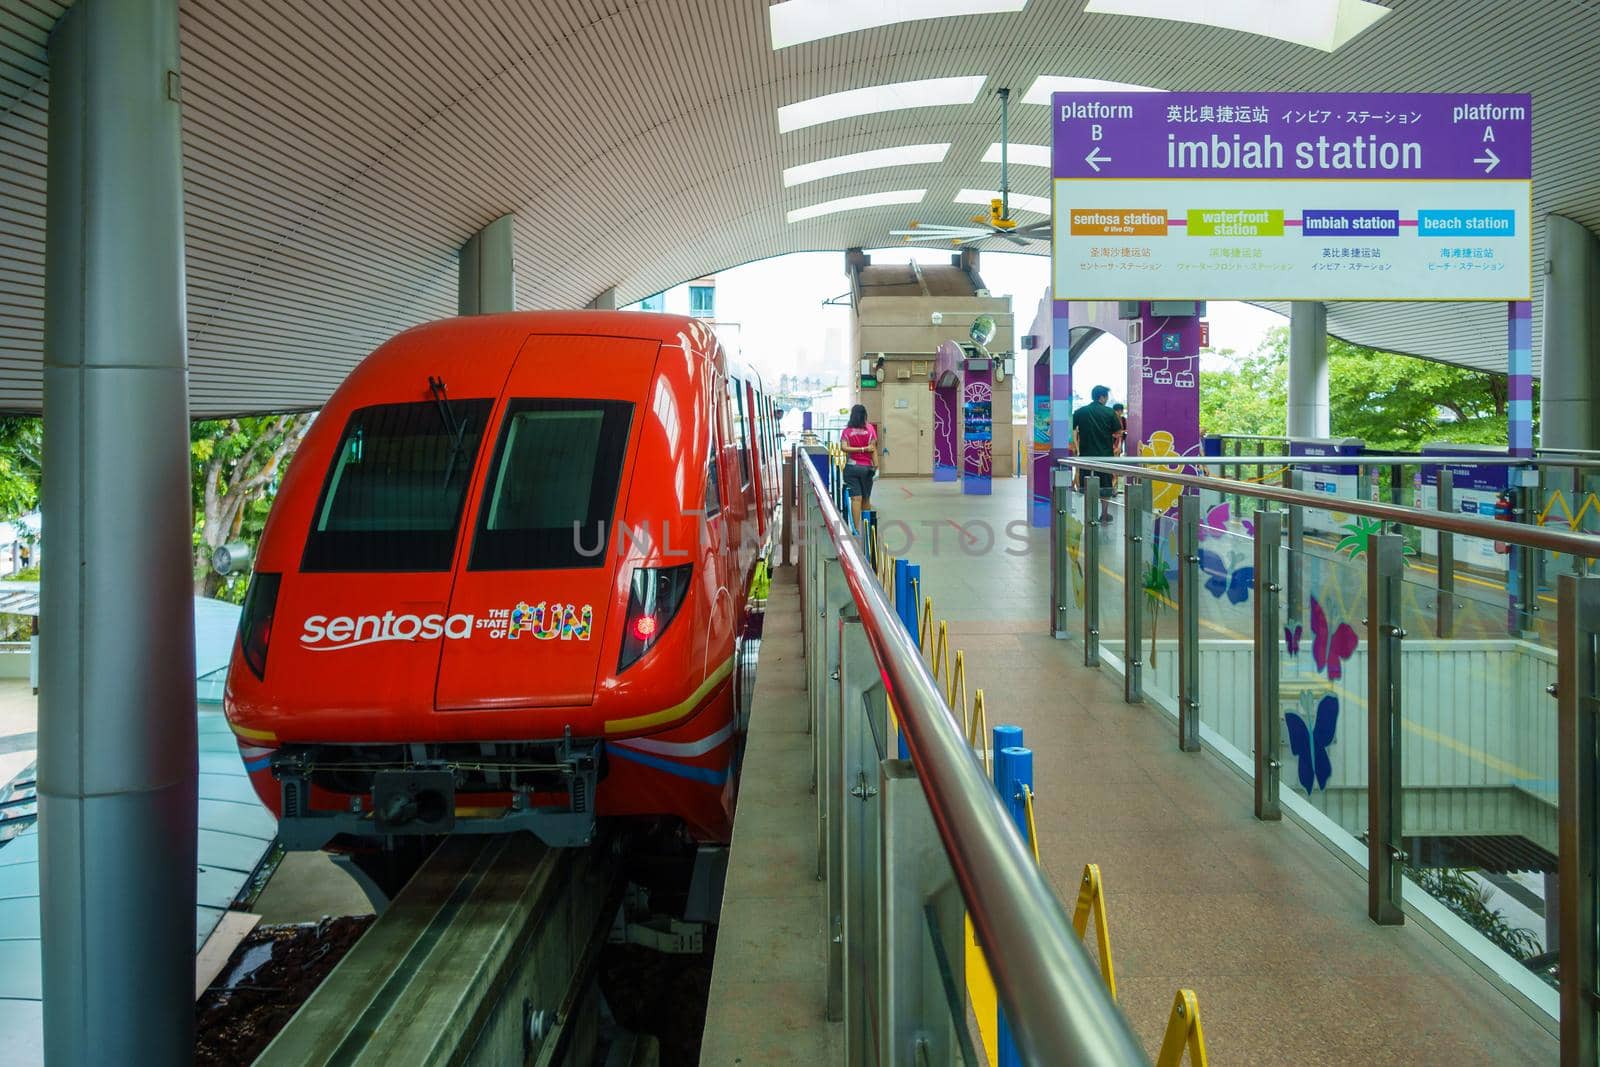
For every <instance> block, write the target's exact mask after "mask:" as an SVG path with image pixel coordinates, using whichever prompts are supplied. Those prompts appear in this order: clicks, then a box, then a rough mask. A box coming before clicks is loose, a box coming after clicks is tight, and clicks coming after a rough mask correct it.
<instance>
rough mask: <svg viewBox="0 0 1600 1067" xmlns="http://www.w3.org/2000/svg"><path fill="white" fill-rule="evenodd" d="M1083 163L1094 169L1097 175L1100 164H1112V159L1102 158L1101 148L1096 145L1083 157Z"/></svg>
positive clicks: (1108, 157)
mask: <svg viewBox="0 0 1600 1067" xmlns="http://www.w3.org/2000/svg"><path fill="white" fill-rule="evenodd" d="M1083 161H1084V162H1085V163H1087V164H1089V166H1091V167H1093V168H1094V169H1095V172H1096V173H1099V171H1100V164H1102V163H1110V162H1111V157H1110V156H1102V155H1101V154H1100V146H1099V145H1095V146H1094V147H1093V148H1091V149H1089V154H1088V155H1086V156H1084V157H1083Z"/></svg>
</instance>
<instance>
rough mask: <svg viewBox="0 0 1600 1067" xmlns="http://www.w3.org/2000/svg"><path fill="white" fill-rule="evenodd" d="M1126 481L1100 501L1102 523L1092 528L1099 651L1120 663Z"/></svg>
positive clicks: (1124, 581) (1119, 482) (1123, 658)
mask: <svg viewBox="0 0 1600 1067" xmlns="http://www.w3.org/2000/svg"><path fill="white" fill-rule="evenodd" d="M1125 485H1126V482H1125V481H1124V480H1122V479H1118V484H1117V492H1118V495H1117V496H1116V497H1114V498H1112V499H1111V500H1104V499H1102V500H1101V505H1102V512H1101V516H1100V518H1101V520H1102V521H1101V522H1100V523H1099V524H1098V525H1096V526H1094V527H1092V532H1091V533H1090V536H1092V537H1095V538H1096V539H1097V549H1098V553H1099V575H1098V580H1099V582H1100V652H1101V655H1102V656H1107V655H1109V656H1113V657H1115V658H1116V660H1117V662H1118V663H1119V664H1120V663H1123V662H1124V661H1125V655H1124V652H1125V645H1126V642H1125V641H1124V640H1123V635H1124V632H1125V627H1124V625H1123V615H1124V613H1123V598H1124V596H1125V594H1126V586H1127V582H1126V580H1125V576H1124V575H1123V573H1122V571H1123V539H1124V533H1123V531H1124V525H1123V517H1124V513H1125V510H1126V509H1125V508H1124V507H1123V503H1124V496H1123V495H1122V490H1123V489H1124V487H1125Z"/></svg>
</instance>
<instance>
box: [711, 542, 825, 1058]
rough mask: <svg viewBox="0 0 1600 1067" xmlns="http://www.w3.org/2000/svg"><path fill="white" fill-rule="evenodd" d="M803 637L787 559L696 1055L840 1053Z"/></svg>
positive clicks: (772, 605)
mask: <svg viewBox="0 0 1600 1067" xmlns="http://www.w3.org/2000/svg"><path fill="white" fill-rule="evenodd" d="M804 649H805V646H804V644H803V642H802V639H801V636H800V599H799V591H798V588H797V587H796V585H795V572H794V570H793V569H792V568H782V569H779V570H778V571H777V572H776V573H775V575H774V577H773V581H772V594H771V598H770V599H769V600H768V602H767V618H766V623H765V632H764V635H763V639H762V642H761V660H760V666H759V673H758V677H757V681H756V692H755V703H754V705H753V707H752V708H751V712H750V733H749V740H748V742H747V744H746V747H745V754H744V768H743V779H742V782H741V785H740V792H739V809H738V814H737V817H736V819H735V823H734V828H733V849H732V851H731V852H730V854H729V859H728V877H727V882H726V883H725V885H724V889H723V898H722V922H721V925H720V926H719V927H718V930H717V951H716V962H715V964H714V965H713V968H712V975H711V996H710V1009H709V1011H708V1013H707V1018H706V1029H705V1037H704V1040H703V1042H702V1044H701V1048H700V1062H701V1063H702V1064H704V1065H706V1067H729V1065H733V1064H739V1065H741V1067H752V1065H761V1064H786V1065H799V1064H805V1065H811V1064H817V1065H819V1067H820V1065H824V1064H836V1063H843V1062H844V1061H843V1055H844V1053H843V1049H844V1026H843V1024H842V1023H829V1022H827V1021H826V1020H825V1019H824V1018H823V1008H824V1000H825V997H826V992H827V951H826V950H827V937H826V933H825V928H824V924H823V913H824V909H825V906H826V903H825V897H826V888H825V887H824V885H823V883H822V882H819V881H817V844H816V842H817V807H816V797H815V795H814V794H813V793H812V792H811V734H810V732H809V730H808V721H807V720H808V713H807V710H806V688H805V686H806V682H805V651H804Z"/></svg>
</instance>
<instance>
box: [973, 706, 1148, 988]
mask: <svg viewBox="0 0 1600 1067" xmlns="http://www.w3.org/2000/svg"><path fill="white" fill-rule="evenodd" d="M978 696H980V697H981V696H983V690H982V689H980V690H978ZM1022 804H1023V809H1024V810H1025V811H1026V812H1027V815H1028V847H1029V848H1031V849H1033V863H1034V866H1036V867H1040V866H1043V865H1044V864H1043V861H1041V860H1040V859H1039V823H1038V822H1037V821H1036V820H1035V819H1034V817H1033V786H1031V785H1025V786H1023V787H1022ZM1078 936H1079V937H1082V936H1083V931H1082V930H1079V931H1078ZM1108 955H1109V953H1108ZM1115 995H1116V994H1115V993H1113V994H1112V996H1113V997H1114V996H1115Z"/></svg>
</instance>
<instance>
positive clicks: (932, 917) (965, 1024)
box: [918, 904, 989, 1067]
mask: <svg viewBox="0 0 1600 1067" xmlns="http://www.w3.org/2000/svg"><path fill="white" fill-rule="evenodd" d="M922 918H923V923H922V930H923V936H924V937H925V938H927V942H926V945H925V947H926V948H927V949H928V950H929V952H930V954H931V956H932V958H933V960H934V961H935V962H936V964H937V965H938V969H939V986H940V989H941V990H942V992H943V993H944V997H943V1000H944V1005H945V1007H946V1009H947V1010H948V1011H949V1012H950V1016H949V1018H950V1037H951V1042H950V1043H951V1045H952V1046H953V1047H952V1048H951V1050H950V1051H951V1052H952V1053H953V1056H952V1057H951V1059H950V1061H948V1062H953V1063H957V1064H960V1065H961V1067H980V1064H986V1063H988V1062H989V1061H988V1060H987V1059H982V1060H980V1059H979V1058H978V1051H977V1047H978V1045H979V1044H980V1043H981V1042H982V1037H981V1035H980V1034H979V1033H978V1025H977V1019H976V1018H974V1017H973V1015H972V1013H971V1011H970V1007H969V1003H968V998H967V991H966V988H965V986H964V983H963V981H962V980H961V979H960V977H958V974H957V968H958V967H959V966H960V964H961V962H962V960H963V959H964V957H965V954H966V950H967V948H966V946H965V945H959V944H957V945H951V944H947V943H946V940H947V939H946V937H945V935H944V932H943V924H942V923H941V921H940V914H939V909H938V907H937V906H936V905H934V904H928V905H926V906H925V907H924V908H923V912H922ZM928 1021H929V1023H930V1024H933V1023H934V1020H932V1019H930V1020H928ZM918 1062H919V1063H921V1062H925V1061H922V1060H919V1061H918Z"/></svg>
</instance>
